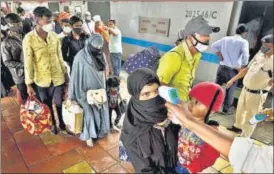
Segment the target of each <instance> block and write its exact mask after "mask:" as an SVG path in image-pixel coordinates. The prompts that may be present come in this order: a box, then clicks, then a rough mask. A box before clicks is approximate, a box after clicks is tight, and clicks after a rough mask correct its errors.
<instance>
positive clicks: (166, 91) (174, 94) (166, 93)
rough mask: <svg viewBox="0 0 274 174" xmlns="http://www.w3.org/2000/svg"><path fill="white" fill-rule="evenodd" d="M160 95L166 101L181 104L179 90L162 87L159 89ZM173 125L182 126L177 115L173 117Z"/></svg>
mask: <svg viewBox="0 0 274 174" xmlns="http://www.w3.org/2000/svg"><path fill="white" fill-rule="evenodd" d="M159 95H160V96H161V97H162V98H164V99H165V100H166V101H168V102H170V103H172V104H174V105H177V104H179V103H180V98H179V94H178V90H177V89H176V88H172V87H168V86H160V87H159ZM171 122H172V123H174V124H180V122H179V121H178V119H177V118H176V116H175V115H173V116H172V120H171Z"/></svg>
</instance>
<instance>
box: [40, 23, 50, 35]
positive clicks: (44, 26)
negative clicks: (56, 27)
mask: <svg viewBox="0 0 274 174" xmlns="http://www.w3.org/2000/svg"><path fill="white" fill-rule="evenodd" d="M42 29H43V30H44V31H45V32H47V33H48V32H50V31H52V24H51V23H50V24H46V25H43V27H42Z"/></svg>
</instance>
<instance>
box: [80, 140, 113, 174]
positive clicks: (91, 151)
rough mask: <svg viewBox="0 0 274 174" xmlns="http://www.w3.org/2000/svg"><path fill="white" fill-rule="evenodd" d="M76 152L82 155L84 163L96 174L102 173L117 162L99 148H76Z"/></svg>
mask: <svg viewBox="0 0 274 174" xmlns="http://www.w3.org/2000/svg"><path fill="white" fill-rule="evenodd" d="M77 151H78V152H80V153H81V154H82V155H84V157H85V159H86V161H87V162H88V163H89V164H90V165H91V167H93V168H94V169H95V171H96V172H102V171H104V170H106V169H107V168H109V167H111V166H113V165H115V164H116V163H117V161H115V160H114V159H113V158H112V157H111V156H110V155H109V154H108V153H107V152H106V151H105V150H104V149H102V148H101V147H99V146H94V147H92V148H90V147H87V146H86V145H85V146H81V147H79V148H77Z"/></svg>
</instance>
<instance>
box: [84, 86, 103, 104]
mask: <svg viewBox="0 0 274 174" xmlns="http://www.w3.org/2000/svg"><path fill="white" fill-rule="evenodd" d="M87 101H88V104H90V105H96V106H101V105H103V104H104V103H105V102H107V94H106V90H105V89H95V90H88V92H87Z"/></svg>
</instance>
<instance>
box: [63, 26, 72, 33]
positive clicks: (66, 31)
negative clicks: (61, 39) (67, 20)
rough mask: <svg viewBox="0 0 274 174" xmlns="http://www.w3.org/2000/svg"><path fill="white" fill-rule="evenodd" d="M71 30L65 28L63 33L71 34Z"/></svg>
mask: <svg viewBox="0 0 274 174" xmlns="http://www.w3.org/2000/svg"><path fill="white" fill-rule="evenodd" d="M71 30H72V29H71V28H70V27H64V28H63V31H64V32H65V33H70V32H71Z"/></svg>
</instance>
